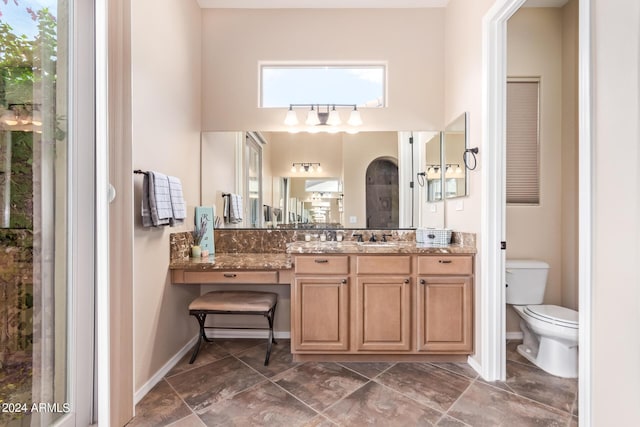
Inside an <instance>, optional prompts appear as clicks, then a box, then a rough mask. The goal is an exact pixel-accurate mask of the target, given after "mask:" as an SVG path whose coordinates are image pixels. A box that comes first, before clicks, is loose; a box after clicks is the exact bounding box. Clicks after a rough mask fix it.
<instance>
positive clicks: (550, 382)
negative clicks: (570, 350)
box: [506, 362, 578, 413]
mask: <svg viewBox="0 0 640 427" xmlns="http://www.w3.org/2000/svg"><path fill="white" fill-rule="evenodd" d="M506 383H507V385H508V386H509V388H511V390H513V391H514V392H515V393H517V394H519V395H521V396H525V397H528V398H530V399H533V400H535V401H537V402H541V403H544V404H546V405H549V406H552V407H554V408H556V409H560V410H562V411H565V412H568V413H570V412H571V410H572V409H573V403H574V401H575V398H576V392H577V390H578V381H577V380H576V379H574V378H560V377H555V376H553V375H549V374H547V373H546V372H544V371H543V370H541V369H539V368H537V367H535V366H528V365H523V364H520V363H514V362H507V381H506Z"/></svg>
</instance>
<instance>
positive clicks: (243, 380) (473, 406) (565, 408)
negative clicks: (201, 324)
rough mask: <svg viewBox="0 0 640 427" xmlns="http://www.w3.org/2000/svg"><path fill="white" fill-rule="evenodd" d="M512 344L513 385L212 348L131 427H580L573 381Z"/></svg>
mask: <svg viewBox="0 0 640 427" xmlns="http://www.w3.org/2000/svg"><path fill="white" fill-rule="evenodd" d="M517 344H518V342H515V341H514V342H509V343H508V344H507V380H506V381H504V382H494V383H489V382H486V381H484V380H482V379H481V378H479V377H478V375H477V374H476V372H475V371H474V370H473V369H471V368H470V367H469V365H467V364H464V363H315V362H305V363H294V362H293V361H292V356H291V353H290V352H289V342H288V341H285V340H280V341H279V343H278V345H276V346H274V349H273V352H272V354H271V360H270V362H269V366H264V365H263V362H264V359H263V358H264V352H265V349H266V345H265V344H264V341H263V340H224V341H216V342H215V343H211V344H206V347H204V348H203V349H202V350H201V351H200V355H199V356H198V359H197V360H196V362H195V363H194V364H193V365H189V364H188V359H189V356H190V354H189V355H187V356H185V357H184V358H183V359H182V360H181V361H180V362H179V363H178V364H177V365H176V366H175V367H174V368H173V369H172V370H171V372H169V374H168V375H167V376H166V377H165V378H164V379H163V380H162V381H161V382H160V383H158V384H157V385H156V386H155V387H154V388H153V390H151V391H150V392H149V393H148V394H147V396H145V397H144V399H142V401H141V402H140V403H138V405H137V406H136V417H135V418H134V419H133V420H131V422H130V423H129V424H128V426H131V427H134V426H153V427H157V426H173V427H202V426H278V427H283V426H285V427H289V426H305V427H312V426H318V427H320V426H322V427H324V426H385V427H387V426H389V427H391V426H403V427H404V426H445V427H464V426H471V427H476V426H477V427H483V426H490V427H494V426H506V427H512V426H518V427H526V426H561V427H573V426H577V425H578V409H577V389H578V382H577V380H571V379H563V378H557V377H554V376H551V375H549V374H546V373H545V372H543V371H541V370H540V369H538V368H537V367H535V366H534V365H532V364H531V363H530V362H529V361H527V360H526V359H524V358H522V357H521V356H520V355H519V354H518V353H517V352H516V350H515V347H516V345H517Z"/></svg>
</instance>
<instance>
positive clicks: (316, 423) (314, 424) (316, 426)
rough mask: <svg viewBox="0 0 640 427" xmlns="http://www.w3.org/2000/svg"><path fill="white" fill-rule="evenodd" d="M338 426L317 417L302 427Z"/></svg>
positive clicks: (320, 416) (321, 417)
mask: <svg viewBox="0 0 640 427" xmlns="http://www.w3.org/2000/svg"><path fill="white" fill-rule="evenodd" d="M337 425H338V424H336V423H334V422H332V421H331V420H329V419H327V418H325V417H323V416H322V415H318V416H316V417H315V418H313V419H312V420H311V421H309V422H308V423H306V424H305V425H304V427H335V426H337Z"/></svg>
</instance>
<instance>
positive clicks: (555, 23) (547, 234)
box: [506, 8, 577, 332]
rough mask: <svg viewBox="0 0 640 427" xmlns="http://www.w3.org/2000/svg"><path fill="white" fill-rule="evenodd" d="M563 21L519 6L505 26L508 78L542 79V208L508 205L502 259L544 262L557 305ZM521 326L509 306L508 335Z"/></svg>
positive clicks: (558, 13) (550, 297)
mask: <svg viewBox="0 0 640 427" xmlns="http://www.w3.org/2000/svg"><path fill="white" fill-rule="evenodd" d="M576 18H577V17H576ZM562 23H563V20H562V9H559V8H521V9H520V10H519V11H517V12H516V13H515V14H514V15H513V16H512V17H511V18H510V19H509V21H508V24H507V34H508V36H507V76H508V77H538V78H540V87H539V90H540V137H539V138H540V139H539V144H540V145H539V149H540V204H539V205H536V206H532V205H509V204H508V205H507V217H506V229H507V243H508V246H507V253H506V256H507V258H508V259H509V258H512V259H517V258H528V259H539V260H542V261H545V262H547V263H548V264H549V265H550V270H549V277H548V279H547V287H546V291H545V300H544V302H545V303H547V304H556V305H560V304H561V302H562V301H561V298H562V269H563V262H562V260H563V253H562V242H563V237H564V236H563V224H562V218H563V212H562V207H563V192H564V191H563V190H565V186H564V185H563V180H562V177H563V158H562V153H563V146H564V145H565V143H566V144H567V145H575V143H576V141H575V140H573V141H563V139H562V130H563V123H566V122H568V120H563V117H562V112H563V109H562V102H563V99H562V77H563V76H562V62H563V61H562V58H563V56H562V53H563V52H562V47H563V46H562V45H563V43H562V34H563V31H562ZM574 126H575V123H574ZM570 162H573V159H570ZM574 171H575V170H574ZM566 190H571V189H569V188H567V189H566ZM574 190H575V189H574ZM573 214H574V217H575V214H576V212H575V211H574V212H573ZM576 219H577V218H576ZM519 323H520V321H519V317H518V316H517V315H516V314H515V313H514V312H513V311H512V308H511V307H508V316H507V332H511V331H516V332H518V331H520V327H519Z"/></svg>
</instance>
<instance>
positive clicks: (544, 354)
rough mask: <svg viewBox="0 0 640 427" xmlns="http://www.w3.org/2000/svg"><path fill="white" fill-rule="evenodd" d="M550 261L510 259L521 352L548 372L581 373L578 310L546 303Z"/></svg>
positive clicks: (509, 276)
mask: <svg viewBox="0 0 640 427" xmlns="http://www.w3.org/2000/svg"><path fill="white" fill-rule="evenodd" d="M548 272H549V264H547V263H545V262H543V261H535V260H515V259H511V260H507V263H506V273H507V275H506V276H507V280H506V282H507V304H513V308H514V309H515V311H516V313H518V315H519V316H520V317H521V318H522V319H521V320H520V329H522V332H523V334H524V339H523V342H522V344H520V345H519V346H518V353H520V354H521V355H522V356H524V357H525V358H527V359H528V360H529V361H530V362H531V363H533V364H535V365H536V366H538V367H539V368H540V369H543V370H545V371H546V372H548V373H550V374H552V375H556V376H559V377H564V378H576V377H577V376H578V312H577V311H575V310H571V309H568V308H565V307H559V306H557V305H542V300H543V298H544V290H545V287H546V286H547V273H548Z"/></svg>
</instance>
